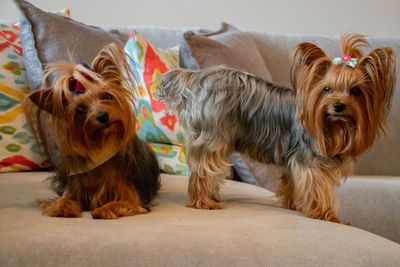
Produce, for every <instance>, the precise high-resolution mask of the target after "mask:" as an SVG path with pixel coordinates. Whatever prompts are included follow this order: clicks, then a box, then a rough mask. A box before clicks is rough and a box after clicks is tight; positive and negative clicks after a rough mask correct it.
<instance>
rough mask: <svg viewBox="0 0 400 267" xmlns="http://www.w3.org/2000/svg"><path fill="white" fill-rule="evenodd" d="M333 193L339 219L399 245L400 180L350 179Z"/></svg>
mask: <svg viewBox="0 0 400 267" xmlns="http://www.w3.org/2000/svg"><path fill="white" fill-rule="evenodd" d="M336 194H337V197H338V199H339V203H340V211H339V217H340V218H341V219H342V220H344V221H348V222H350V223H351V224H352V225H353V226H355V227H358V228H361V229H364V230H367V231H369V232H372V233H375V234H377V235H380V236H383V237H386V238H388V239H390V240H393V241H395V242H397V243H400V177H379V176H354V177H350V178H348V179H347V180H346V181H345V182H344V183H343V185H342V186H340V187H339V188H338V189H337V191H336Z"/></svg>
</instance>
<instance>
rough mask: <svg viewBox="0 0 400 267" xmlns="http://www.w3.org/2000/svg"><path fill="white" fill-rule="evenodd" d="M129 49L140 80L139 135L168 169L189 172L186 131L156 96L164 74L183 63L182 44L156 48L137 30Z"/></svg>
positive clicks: (176, 172)
mask: <svg viewBox="0 0 400 267" xmlns="http://www.w3.org/2000/svg"><path fill="white" fill-rule="evenodd" d="M125 52H126V53H127V54H128V56H129V59H128V61H129V63H130V65H131V68H132V70H133V72H134V74H135V76H136V78H137V82H138V87H137V95H138V101H137V103H136V109H137V118H138V124H137V128H138V134H139V137H140V138H142V139H143V140H146V141H147V142H149V143H150V145H151V147H152V148H153V150H154V151H155V153H156V155H157V157H158V159H159V161H160V166H161V168H162V169H163V170H164V171H166V172H168V173H173V174H182V175H188V173H189V170H188V167H187V165H186V160H185V154H184V152H183V144H184V137H183V132H182V130H181V128H180V127H179V124H178V123H177V118H176V116H174V115H171V114H169V113H168V112H166V111H165V104H164V103H163V102H161V101H160V100H159V99H158V98H157V95H156V92H157V89H156V88H157V83H158V82H159V81H160V78H161V75H160V74H162V73H165V72H167V71H168V70H170V69H174V68H177V67H178V66H179V59H178V58H179V46H176V47H173V48H169V49H159V48H155V47H153V46H152V45H151V44H150V43H149V42H148V41H147V40H146V38H145V37H143V36H142V35H141V34H140V33H138V32H136V31H133V32H132V33H131V35H130V37H129V40H128V42H127V43H126V45H125Z"/></svg>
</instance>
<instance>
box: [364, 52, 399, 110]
mask: <svg viewBox="0 0 400 267" xmlns="http://www.w3.org/2000/svg"><path fill="white" fill-rule="evenodd" d="M359 66H360V69H361V71H362V72H363V73H364V76H365V78H366V79H367V83H368V84H369V86H368V87H369V88H371V90H372V92H370V93H371V95H372V96H373V97H374V99H373V101H374V104H375V105H374V106H375V107H379V106H381V105H383V106H382V108H383V110H382V111H383V112H384V114H382V115H387V113H388V112H389V110H390V106H391V99H392V96H393V92H394V87H395V83H396V53H395V52H394V51H393V50H392V49H391V48H390V47H382V48H376V49H374V50H373V51H372V52H371V53H369V54H368V55H367V56H365V57H364V58H363V59H362V60H361V61H360V64H359Z"/></svg>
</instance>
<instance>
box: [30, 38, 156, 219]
mask: <svg viewBox="0 0 400 267" xmlns="http://www.w3.org/2000/svg"><path fill="white" fill-rule="evenodd" d="M49 75H52V76H53V77H55V79H54V82H53V87H52V88H49V89H44V90H39V91H34V92H32V93H31V94H29V95H28V96H27V98H26V100H25V117H26V120H27V123H28V125H29V126H30V128H31V129H32V130H33V131H34V133H35V135H36V136H37V137H38V139H39V140H40V141H41V143H42V146H43V148H44V149H43V150H44V152H45V153H46V154H47V155H48V156H49V157H50V159H51V158H52V155H51V152H50V150H51V149H52V148H50V147H49V146H53V139H55V141H56V142H55V143H56V144H57V146H58V150H59V154H60V159H59V162H53V164H52V165H53V166H54V168H55V172H54V174H53V175H52V176H51V177H50V178H49V179H50V181H51V185H52V188H53V189H54V191H55V192H56V193H57V194H58V195H59V196H60V197H59V198H57V199H55V200H46V201H40V203H39V204H40V208H41V209H42V210H43V213H44V214H46V215H48V216H53V217H79V216H80V214H81V212H82V210H90V211H91V213H92V216H93V218H95V219H116V218H118V217H122V216H130V215H136V214H144V213H147V212H148V211H149V206H150V204H151V201H152V199H153V198H154V196H155V195H156V192H157V190H158V189H159V187H160V169H159V165H158V161H157V158H156V156H155V155H154V153H153V152H152V150H151V148H150V147H149V146H148V145H147V144H146V143H145V142H144V141H141V140H140V139H139V138H138V136H137V135H136V131H135V124H136V117H135V113H134V106H135V103H134V101H135V97H134V94H133V93H132V91H131V90H130V89H128V88H127V87H129V86H134V84H135V83H134V81H135V80H134V77H133V74H132V73H131V71H130V68H129V65H128V64H127V62H126V60H125V54H124V51H123V50H122V49H121V48H120V47H119V46H118V45H116V44H109V45H107V46H105V47H104V48H103V49H102V50H101V51H100V52H99V54H98V55H97V56H96V58H95V59H94V60H93V62H92V66H91V67H89V66H88V65H86V64H85V63H77V64H53V65H52V66H51V67H50V68H49V69H48V71H47V74H46V77H48V76H49ZM50 132H51V133H53V132H54V135H55V136H54V137H53V136H51V135H50V134H49V133H50ZM53 161H54V160H53Z"/></svg>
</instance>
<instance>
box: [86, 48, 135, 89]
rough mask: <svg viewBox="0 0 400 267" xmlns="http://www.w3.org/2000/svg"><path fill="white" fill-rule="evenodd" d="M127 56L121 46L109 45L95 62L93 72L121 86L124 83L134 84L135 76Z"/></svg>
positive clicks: (102, 50)
mask: <svg viewBox="0 0 400 267" xmlns="http://www.w3.org/2000/svg"><path fill="white" fill-rule="evenodd" d="M125 56H126V55H125V53H124V50H123V49H122V48H121V47H120V46H119V45H117V44H115V43H111V44H108V45H106V46H104V47H103V48H102V49H101V51H100V52H99V54H97V56H96V57H95V59H94V60H93V62H92V67H93V70H94V71H95V72H97V73H98V74H100V75H101V76H102V77H103V78H104V79H105V80H107V81H108V82H112V83H116V84H119V85H122V84H124V82H128V83H129V82H133V81H134V78H133V74H132V71H131V69H130V67H129V65H128V63H127V61H126V59H125Z"/></svg>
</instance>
